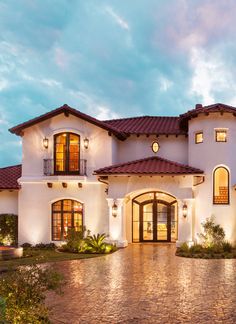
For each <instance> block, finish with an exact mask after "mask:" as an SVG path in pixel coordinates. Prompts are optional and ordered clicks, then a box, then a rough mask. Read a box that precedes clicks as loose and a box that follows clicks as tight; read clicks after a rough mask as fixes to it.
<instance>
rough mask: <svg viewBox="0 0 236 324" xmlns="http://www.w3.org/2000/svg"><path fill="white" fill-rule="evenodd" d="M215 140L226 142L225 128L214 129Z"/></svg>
mask: <svg viewBox="0 0 236 324" xmlns="http://www.w3.org/2000/svg"><path fill="white" fill-rule="evenodd" d="M215 132H216V142H227V130H216V131H215Z"/></svg>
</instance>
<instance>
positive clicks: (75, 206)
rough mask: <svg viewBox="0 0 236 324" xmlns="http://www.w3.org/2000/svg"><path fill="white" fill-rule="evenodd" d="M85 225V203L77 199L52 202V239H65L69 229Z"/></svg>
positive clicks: (80, 228)
mask: <svg viewBox="0 0 236 324" xmlns="http://www.w3.org/2000/svg"><path fill="white" fill-rule="evenodd" d="M82 227H83V205H82V204H81V203H80V202H78V201H75V200H71V199H64V200H59V201H56V202H55V203H53V204H52V240H53V241H63V240H65V239H66V237H67V235H68V230H69V229H71V228H74V229H75V230H76V231H80V230H82Z"/></svg>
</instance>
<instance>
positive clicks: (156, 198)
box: [132, 191, 178, 242]
mask: <svg viewBox="0 0 236 324" xmlns="http://www.w3.org/2000/svg"><path fill="white" fill-rule="evenodd" d="M177 221H178V215H177V201H176V198H175V197H173V196H171V195H169V194H167V193H164V192H159V191H150V192H145V193H143V194H140V195H138V196H136V197H134V198H133V200H132V240H133V242H175V241H176V240H177V227H178V226H177Z"/></svg>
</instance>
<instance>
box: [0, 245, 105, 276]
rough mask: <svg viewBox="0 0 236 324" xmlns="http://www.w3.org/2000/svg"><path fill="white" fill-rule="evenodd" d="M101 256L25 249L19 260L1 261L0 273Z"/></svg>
mask: <svg viewBox="0 0 236 324" xmlns="http://www.w3.org/2000/svg"><path fill="white" fill-rule="evenodd" d="M101 255H102V254H91V253H90V254H77V253H69V252H57V251H55V250H45V249H44V250H31V249H25V250H24V256H23V257H22V258H19V259H12V260H4V261H3V260H1V261H0V271H1V270H5V269H8V268H12V267H13V268H15V267H18V266H22V265H29V264H33V263H46V262H56V261H65V260H77V259H88V258H94V257H97V256H101Z"/></svg>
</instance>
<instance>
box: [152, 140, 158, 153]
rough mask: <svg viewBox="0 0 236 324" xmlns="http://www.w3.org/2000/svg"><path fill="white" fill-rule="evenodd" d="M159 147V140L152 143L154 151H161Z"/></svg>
mask: <svg viewBox="0 0 236 324" xmlns="http://www.w3.org/2000/svg"><path fill="white" fill-rule="evenodd" d="M159 148H160V146H159V143H158V142H153V143H152V151H153V153H157V152H158V151H159Z"/></svg>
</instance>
